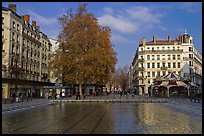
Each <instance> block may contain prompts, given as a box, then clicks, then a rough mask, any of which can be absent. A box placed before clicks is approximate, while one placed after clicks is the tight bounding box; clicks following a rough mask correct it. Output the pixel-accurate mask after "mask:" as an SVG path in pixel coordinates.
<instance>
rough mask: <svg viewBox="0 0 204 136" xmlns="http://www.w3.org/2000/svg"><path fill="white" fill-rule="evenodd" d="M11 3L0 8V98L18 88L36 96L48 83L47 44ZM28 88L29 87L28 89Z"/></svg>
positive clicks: (38, 29) (37, 30) (44, 35)
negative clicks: (0, 78)
mask: <svg viewBox="0 0 204 136" xmlns="http://www.w3.org/2000/svg"><path fill="white" fill-rule="evenodd" d="M16 10H17V7H16V5H15V4H9V5H8V8H7V7H2V97H3V98H8V97H9V96H10V95H11V93H13V92H15V93H17V91H22V92H24V93H27V92H28V91H29V92H33V95H36V96H37V95H38V94H39V93H40V92H41V91H42V87H43V85H48V84H49V82H50V76H49V75H50V74H49V72H50V71H49V63H48V61H49V57H50V51H51V47H52V45H51V43H50V41H49V39H48V37H47V35H46V34H44V33H43V32H41V31H40V26H37V25H36V21H34V20H33V21H32V24H31V23H30V16H29V15H23V16H19V15H18V14H17V11H16ZM31 89H32V90H31Z"/></svg>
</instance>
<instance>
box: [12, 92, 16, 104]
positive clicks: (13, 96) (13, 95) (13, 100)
mask: <svg viewBox="0 0 204 136" xmlns="http://www.w3.org/2000/svg"><path fill="white" fill-rule="evenodd" d="M12 98H13V99H12V102H15V99H16V94H15V92H13V94H12Z"/></svg>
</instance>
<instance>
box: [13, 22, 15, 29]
mask: <svg viewBox="0 0 204 136" xmlns="http://www.w3.org/2000/svg"><path fill="white" fill-rule="evenodd" d="M13 28H14V29H15V21H13Z"/></svg>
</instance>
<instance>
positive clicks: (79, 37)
mask: <svg viewBox="0 0 204 136" xmlns="http://www.w3.org/2000/svg"><path fill="white" fill-rule="evenodd" d="M59 23H60V25H61V28H62V30H61V32H60V34H59V36H58V41H59V49H58V50H57V52H56V54H55V55H54V56H53V58H54V59H53V60H52V61H51V63H50V64H51V68H52V70H53V71H54V75H55V76H56V77H58V78H59V79H61V80H62V83H63V84H66V83H71V84H79V91H80V94H82V84H89V83H93V84H106V83H108V82H109V81H110V80H111V78H112V74H113V73H114V71H115V64H116V62H117V58H116V52H115V51H114V49H113V44H112V43H111V30H110V28H108V27H103V26H101V25H99V23H98V21H97V19H96V18H95V17H94V15H93V14H91V13H88V11H87V4H82V5H80V6H79V8H78V9H77V11H75V12H74V11H73V10H72V9H70V10H68V11H67V13H65V14H64V15H63V16H62V17H60V18H59Z"/></svg>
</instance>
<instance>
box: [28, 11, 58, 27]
mask: <svg viewBox="0 0 204 136" xmlns="http://www.w3.org/2000/svg"><path fill="white" fill-rule="evenodd" d="M28 13H29V14H30V16H31V18H32V20H35V21H36V22H37V25H38V22H39V23H40V25H49V26H51V25H56V24H57V23H58V21H57V17H56V18H55V17H51V18H46V17H43V16H41V15H39V14H37V13H35V12H33V11H31V10H29V11H28Z"/></svg>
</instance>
